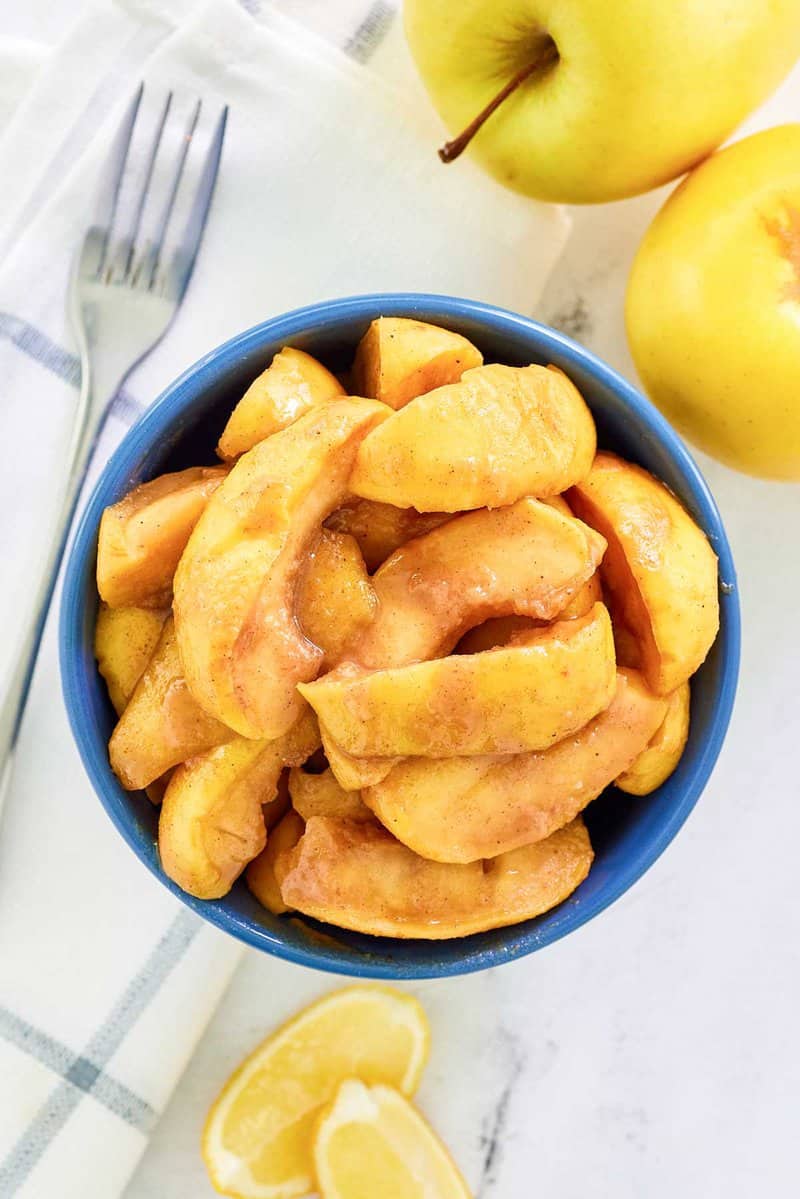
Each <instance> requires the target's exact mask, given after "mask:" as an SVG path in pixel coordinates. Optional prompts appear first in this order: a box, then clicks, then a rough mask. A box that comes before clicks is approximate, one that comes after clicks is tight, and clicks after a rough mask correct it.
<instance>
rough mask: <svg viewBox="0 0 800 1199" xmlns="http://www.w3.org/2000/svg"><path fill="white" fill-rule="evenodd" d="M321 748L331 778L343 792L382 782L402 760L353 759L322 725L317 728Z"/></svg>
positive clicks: (358, 789)
mask: <svg viewBox="0 0 800 1199" xmlns="http://www.w3.org/2000/svg"><path fill="white" fill-rule="evenodd" d="M319 731H320V736H321V737H322V748H323V749H324V750H325V757H326V758H327V759H328V763H329V765H330V768H331V771H332V772H333V776H334V778H335V779H336V781H337V783H338V784H339V786H340V787H341V788H342V789H343V790H344V791H360V790H361V788H362V787H371V786H373V785H374V784H375V783H380V782H382V781H383V780H384V779H385V778H386V776H387V774H388V773H389V771H390V770H391V769H392V767H393V766H396V765H397V763H398V762H402V760H403V759H402V758H354V757H353V755H352V754H348V753H346V752H345V750H343V749H342V747H341V746H340V745H337V743H336V741H335V740H334V739H333V737H332V736H331V734H330V733H329V732H328V730H327V729H326V728H325V725H324V724H320V726H319Z"/></svg>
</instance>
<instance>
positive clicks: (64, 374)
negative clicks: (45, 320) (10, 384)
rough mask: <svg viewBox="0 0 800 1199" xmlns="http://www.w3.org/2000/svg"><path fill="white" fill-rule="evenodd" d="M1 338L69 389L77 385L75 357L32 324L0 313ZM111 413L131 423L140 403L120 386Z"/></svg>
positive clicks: (78, 371)
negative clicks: (67, 384) (67, 385)
mask: <svg viewBox="0 0 800 1199" xmlns="http://www.w3.org/2000/svg"><path fill="white" fill-rule="evenodd" d="M0 337H4V338H5V339H6V341H10V342H11V344H12V345H13V346H16V348H17V349H18V350H21V351H22V353H23V354H25V355H27V357H28V358H32V359H33V361H34V362H38V363H39V365H40V366H43V367H44V369H45V370H47V371H50V373H51V374H52V375H56V376H57V377H58V378H59V379H63V380H64V382H65V383H69V385H70V387H75V388H78V387H79V386H80V382H81V363H80V359H79V358H78V356H77V354H71V353H70V351H69V350H65V349H64V347H63V346H60V345H58V344H57V343H56V342H54V341H53V340H52V338H50V337H48V336H47V334H46V333H43V332H42V330H41V329H37V328H36V326H35V325H31V324H30V323H29V322H28V321H24V320H22V319H21V318H20V317H18V316H13V315H12V314H11V313H10V312H0ZM111 411H112V412H113V414H114V416H116V417H119V419H120V420H122V421H124V422H125V423H126V424H132V423H133V421H135V420H136V419H137V418H138V417H139V416H140V415H141V412H142V404H141V403H140V402H139V400H137V399H135V398H134V397H133V396H132V395H131V394H130V392H129V391H126V390H125V388H124V387H122V388H120V390H119V391H118V392H117V394H116V396H115V397H114V402H113V403H112V405H111Z"/></svg>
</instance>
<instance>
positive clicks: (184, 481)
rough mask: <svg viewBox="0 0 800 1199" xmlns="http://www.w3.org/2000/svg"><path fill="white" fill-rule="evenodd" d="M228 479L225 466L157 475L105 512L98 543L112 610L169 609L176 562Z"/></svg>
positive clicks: (101, 578) (102, 584) (103, 587)
mask: <svg viewBox="0 0 800 1199" xmlns="http://www.w3.org/2000/svg"><path fill="white" fill-rule="evenodd" d="M226 474H227V467H225V466H192V467H190V468H189V469H188V470H179V471H176V472H175V473H174V474H169V475H159V477H158V478H157V479H153V480H151V482H149V483H142V484H140V486H138V487H134V489H133V491H130V492H129V493H128V494H127V495H126V496H125V497H124V498H123V499H121V500H119V501H118V502H117V503H116V504H112V505H111V507H109V508H106V510H105V512H104V513H103V516H102V518H101V520H100V533H99V537H98V542H97V590H98V591H99V592H100V598H101V599H103V600H105V602H106V603H107V604H109V605H110V606H111V607H112V608H123V607H134V606H135V607H145V608H168V607H169V603H170V600H171V598H172V577H173V575H174V574H175V568H176V567H177V565H178V559H179V558H180V556H181V554H182V553H183V550H184V547H185V545H186V542H187V541H188V540H189V535H190V534H191V532H192V529H193V528H194V526H195V525H196V524H197V521H198V519H199V517H200V515H201V513H202V512H203V511H204V509H205V506H206V504H207V503H208V501H209V498H210V497H211V495H213V493H214V492H215V491H216V489H217V488H218V487H219V485H220V483H221V482H222V480H223V479H224V478H225V475H226Z"/></svg>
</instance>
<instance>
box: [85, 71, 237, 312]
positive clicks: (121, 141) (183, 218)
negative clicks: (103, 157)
mask: <svg viewBox="0 0 800 1199" xmlns="http://www.w3.org/2000/svg"><path fill="white" fill-rule="evenodd" d="M149 100H150V96H149V95H148V96H147V97H146V96H145V87H144V84H143V83H141V84H140V85H139V87H138V88H137V90H136V93H135V95H134V96H133V98H132V100H131V102H130V104H129V105H128V108H127V110H126V112H125V114H124V116H123V118H122V121H121V123H120V126H119V129H118V131H117V135H116V138H115V140H114V144H113V147H112V151H111V154H110V156H109V159H108V162H107V165H106V167H105V169H104V172H103V176H102V178H101V184H100V189H99V193H98V198H97V208H96V215H95V219H94V221H93V222H92V228H91V231H90V242H91V253H89V254H86V253H85V254H84V256H83V259H82V262H81V274H82V275H83V277H84V278H87V277H90V278H95V279H98V280H102V281H103V282H104V283H109V284H119V285H121V286H124V287H133V288H137V289H140V290H144V291H155V292H157V293H158V294H161V295H168V296H169V297H170V299H173V300H175V301H180V299H181V298H182V296H183V293H184V291H185V290H186V285H187V284H188V282H189V278H190V276H191V273H192V268H193V266H194V262H195V259H196V257H197V250H198V247H199V245H200V240H201V238H202V236H203V230H204V228H205V224H206V219H207V217H208V210H209V207H210V205H211V199H212V196H213V194H214V185H215V183H216V179H217V174H218V171H219V163H220V157H221V155H222V144H223V141H224V138H225V126H226V122H227V116H228V109H227V106H225V107H223V108H222V109H221V111H220V112H219V114H218V115H217V117H216V120H214V121H213V124H212V125H211V128H210V131H209V130H208V129H207V128H206V122H204V121H203V119H202V117H203V104H202V101H201V100H199V99H198V100H196V101H194V102H193V103H191V104H189V105H187V104H186V103H183V102H180V101H179V100H178V99H177V98H176V95H175V93H174V92H172V91H169V92H167V94H166V96H163V97H162V98H157V97H154V102H153V103H149Z"/></svg>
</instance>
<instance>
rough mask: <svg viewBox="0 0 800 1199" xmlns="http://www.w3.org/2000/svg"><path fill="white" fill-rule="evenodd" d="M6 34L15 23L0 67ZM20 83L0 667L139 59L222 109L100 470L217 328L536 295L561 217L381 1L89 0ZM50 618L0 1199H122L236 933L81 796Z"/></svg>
mask: <svg viewBox="0 0 800 1199" xmlns="http://www.w3.org/2000/svg"><path fill="white" fill-rule="evenodd" d="M22 8H23V6H20V10H21V11H22ZM331 10H335V12H334V11H331ZM289 13H291V14H292V15H291V17H290V16H289V15H287V14H289ZM23 15H24V14H23ZM65 23H66V22H65V20H64V16H63V13H61V14H60V26H61V27H62V28H63V27H64V25H65ZM11 32H13V33H14V34H15V35H19V36H25V35H26V32H27V31H26V29H25V28H24V27H23V28H21V29H17V28H12V29H11ZM382 37H385V39H386V40H385V42H384V44H383V46H382V47H381V50H380V63H381V69H380V72H376V71H375V69H374V68H373V67H371V66H370V56H371V53H372V51H373V50H374V49H375V47H376V45H377V43H378V41H379V40H380V39H381V38H382ZM3 52H4V46H3V42H2V39H0V63H2V61H3V60H4V58H3ZM43 53H45V52H43ZM30 57H32V58H34V59H35V58H36V54H32V55H31V56H30ZM373 61H377V59H375V60H373ZM20 79H21V80H22V81H23V82H24V85H25V86H24V87H23V86H21V87H20V89H19V90H20V99H19V103H18V104H17V106H16V108H15V109H14V111H13V114H12V115H11V117H10V119H9V120H8V122H7V124H6V126H5V128H4V129H2V130H0V179H2V180H3V187H2V188H1V189H0V245H2V246H3V247H4V249H3V253H2V257H1V258H0V263H1V265H0V380H2V393H3V394H2V407H0V413H2V415H0V428H1V429H2V433H3V439H2V440H3V445H4V447H5V453H4V469H3V471H2V472H0V512H2V513H3V518H2V521H1V522H0V562H2V580H3V585H2V587H1V588H0V621H2V627H3V630H4V637H3V638H2V639H1V643H0V679H2V677H3V675H4V674H5V673H7V670H8V666H9V662H10V660H11V651H12V648H13V646H14V644H15V641H16V638H17V630H18V629H19V627H20V623H21V618H22V614H23V613H24V611H25V608H26V603H27V602H28V597H29V596H30V594H31V591H32V582H33V578H34V574H35V571H36V569H37V565H38V563H39V561H40V558H41V547H42V545H43V540H44V538H45V536H46V531H47V528H48V524H49V520H50V519H51V517H52V513H53V512H54V510H55V506H56V502H57V495H58V490H59V486H60V470H59V464H60V457H61V453H62V449H63V446H64V445H65V442H66V438H67V436H68V432H69V428H70V423H71V418H72V410H73V406H74V402H75V395H76V386H77V383H78V376H79V370H78V364H77V359H76V357H75V352H74V342H73V339H72V336H71V334H70V331H69V327H68V323H67V319H66V316H65V306H64V301H65V293H66V286H67V279H68V272H69V262H70V257H71V253H72V251H73V249H74V247H75V246H76V245H77V244H78V241H79V238H80V236H81V233H82V231H83V229H84V227H85V224H86V220H87V212H88V204H89V198H90V196H91V193H92V190H93V186H94V182H95V179H96V175H97V171H98V167H99V166H100V164H101V163H102V161H103V158H104V155H105V152H106V150H107V147H108V142H109V138H110V136H111V134H112V133H113V130H114V128H115V126H116V124H117V122H118V121H119V118H120V115H121V112H122V111H123V110H124V107H125V105H126V104H127V103H128V101H129V99H130V96H131V94H132V92H133V90H134V88H135V86H136V85H137V84H138V82H139V80H140V79H144V80H145V83H146V103H155V102H156V101H157V99H158V97H159V96H160V95H163V93H164V91H165V90H166V89H167V88H172V89H175V92H176V103H185V104H187V105H188V104H189V103H190V102H191V100H192V98H193V97H195V96H197V95H201V96H202V97H203V99H204V103H205V108H204V113H205V117H204V120H205V122H206V125H205V126H204V131H205V133H206V134H207V133H208V130H209V129H210V124H211V121H212V118H213V115H214V111H215V110H218V108H219V106H220V105H221V104H223V103H226V104H228V105H229V107H230V117H229V122H228V133H227V138H226V144H225V149H224V155H223V162H222V170H221V174H220V178H219V183H218V188H217V193H216V197H215V201H214V206H213V209H212V213H211V219H210V222H209V226H208V229H207V232H206V236H205V241H204V245H203V247H202V250H201V254H200V259H199V262H198V266H197V269H196V271H195V274H194V277H193V279H192V283H191V285H190V288H189V291H188V294H187V297H186V300H185V302H184V305H183V308H182V310H181V312H180V313H179V315H178V317H177V319H176V321H175V323H174V325H173V327H172V329H171V330H170V332H169V334H168V335H167V337H166V338H165V340H164V341H163V343H162V344H161V345H160V346H159V347H158V348H157V350H156V351H155V352H154V353H153V354H152V356H151V357H150V358H149V359H148V360H147V361H146V362H145V363H144V364H143V365H142V366H141V367H140V368H139V369H138V370H137V371H136V372H135V373H134V374H133V375H132V376H131V378H130V379H129V381H128V383H127V385H126V386H125V388H124V389H123V391H122V393H121V394H120V395H119V396H118V397H117V399H116V401H115V403H114V406H113V412H112V416H111V418H110V420H109V421H108V423H107V426H106V429H105V431H104V433H103V436H102V438H101V442H100V445H99V447H98V451H97V454H96V456H95V462H94V464H93V468H92V472H93V473H94V474H96V473H97V470H98V469H99V468H100V465H101V464H102V461H104V460H105V458H106V457H107V456H108V454H109V452H110V451H111V450H112V449H113V447H114V445H115V444H116V443H117V442H118V441H119V439H120V438H121V436H122V435H123V434H124V432H125V430H126V429H127V428H128V427H129V425H130V424H131V422H132V421H133V420H135V419H136V417H137V415H138V414H139V413H140V412H141V411H142V409H143V407H144V406H146V404H147V403H149V402H150V401H151V400H152V398H153V397H154V396H156V395H157V394H158V392H159V391H160V390H161V388H162V387H163V386H164V385H165V384H166V383H167V382H168V381H169V380H170V379H171V378H172V377H174V376H175V375H176V374H177V373H178V372H179V371H181V370H182V369H183V368H184V367H185V366H186V365H188V364H189V363H190V362H192V361H193V360H195V359H196V358H198V357H199V356H200V355H201V354H203V353H204V352H205V351H206V350H208V349H209V348H210V347H211V346H213V345H216V344H218V343H219V342H220V341H222V340H223V339H224V338H225V337H227V336H228V335H230V334H232V333H234V332H236V331H238V330H240V329H243V328H245V327H247V326H248V325H251V324H253V323H255V322H256V321H258V320H262V319H264V318H266V317H268V316H270V315H273V314H275V313H278V312H280V311H283V310H285V309H289V308H292V307H294V306H296V305H299V304H303V303H307V302H310V301H313V300H317V299H321V298H324V297H330V296H336V295H344V294H348V293H355V292H364V291H370V290H385V289H407V290H419V291H439V292H452V293H457V294H458V293H460V294H463V295H467V296H472V297H477V298H481V299H486V300H491V301H495V302H498V303H501V304H505V305H507V306H510V307H513V308H517V309H521V310H523V311H532V309H533V306H534V304H535V301H536V298H537V296H538V294H539V292H540V290H541V288H542V285H543V283H544V281H545V278H546V276H547V274H548V272H549V270H550V268H551V266H552V264H553V262H554V261H555V259H556V257H557V255H558V253H559V251H560V249H561V247H562V245H563V242H564V239H565V236H566V224H565V219H564V217H563V214H562V213H560V212H559V211H558V210H557V209H554V208H548V207H544V206H541V205H537V204H534V203H532V202H530V201H527V200H524V199H523V198H521V197H518V196H515V195H512V194H510V193H507V192H504V191H503V190H501V189H500V188H499V187H498V186H497V185H496V184H494V183H493V182H492V181H491V180H489V179H487V178H485V177H484V176H483V175H481V174H479V173H478V172H477V171H476V170H475V169H474V168H473V167H472V166H471V164H469V163H467V162H464V163H460V164H458V165H457V166H453V167H449V168H445V167H442V166H440V165H439V164H438V162H437V159H436V156H435V147H436V144H437V142H438V140H439V139H440V137H441V130H440V128H439V126H438V123H437V121H436V119H435V117H434V116H433V114H432V113H431V111H430V109H429V106H428V105H427V102H426V100H425V98H424V96H423V94H422V92H421V89H420V87H419V85H418V83H417V81H416V79H415V77H414V74H413V71H412V69H411V67H410V65H409V62H408V59H407V55H406V52H405V48H404V44H403V41H402V35H401V31H400V29H399V22H398V21H397V20H396V19H395V16H394V13H393V11H392V9H391V8H390V6H389V5H388V4H386V3H385V2H384V0H378V2H377V3H373V4H371V5H370V4H368V3H367V0H343V2H342V3H340V4H337V5H332V4H330V3H328V2H327V0H295V2H294V3H290V0H284V2H283V3H282V4H279V5H269V6H267V5H260V6H259V7H258V8H256V5H255V3H254V0H248V4H247V7H246V8H245V7H242V6H239V5H237V4H236V3H235V2H234V0H209V2H208V3H202V4H196V3H193V2H192V0H124V2H123V0H120V2H119V3H112V2H111V0H95V2H93V3H92V4H91V5H90V6H89V7H88V8H86V9H84V10H83V11H82V12H79V13H77V14H76V16H75V19H74V20H73V21H72V23H71V27H70V28H69V30H68V32H67V34H66V37H64V38H62V40H61V41H60V42H59V43H58V44H57V45H55V46H53V47H52V48H50V49H48V50H47V51H46V56H45V57H44V66H43V67H42V68H40V69H39V70H38V72H37V73H36V74H35V76H34V75H33V74H31V73H29V74H28V75H25V72H20ZM6 107H7V108H8V107H10V102H9V101H8V100H6ZM200 143H201V146H200V148H202V138H201V139H200ZM56 632H57V630H56V621H55V619H54V617H53V616H51V619H50V621H49V622H48V626H47V629H46V633H45V639H44V644H43V648H42V652H41V655H40V659H39V664H38V667H37V670H36V673H35V677H34V684H33V688H32V693H31V697H30V701H29V706H28V710H27V713H26V718H25V721H24V725H23V729H22V734H21V738H20V743H19V750H18V759H17V768H16V772H15V776H14V782H13V787H12V791H11V793H10V796H9V799H8V802H7V805H6V811H5V812H4V814H3V820H2V824H0V1196H2V1197H3V1199H6V1197H10V1196H14V1197H15V1199H16V1197H17V1196H20V1197H25V1199H45V1197H46V1199H56V1197H57V1199H78V1197H80V1199H113V1197H114V1196H116V1195H118V1194H119V1193H120V1192H121V1191H122V1189H123V1188H124V1186H125V1183H126V1181H127V1179H128V1178H129V1176H130V1173H131V1171H132V1170H133V1168H134V1165H135V1163H136V1161H137V1159H138V1157H139V1155H140V1154H141V1152H142V1149H143V1147H144V1144H145V1141H146V1137H147V1134H148V1131H149V1129H150V1128H152V1126H153V1123H154V1121H155V1120H156V1119H157V1117H158V1114H159V1112H160V1111H161V1110H162V1109H163V1106H164V1104H165V1103H166V1101H167V1099H168V1097H169V1094H170V1091H171V1089H172V1087H173V1085H174V1083H175V1081H176V1079H177V1077H178V1075H179V1073H180V1071H181V1070H182V1068H183V1066H184V1064H185V1063H186V1061H187V1058H188V1056H189V1054H190V1053H191V1051H192V1048H193V1046H194V1045H195V1044H196V1042H197V1039H198V1038H199V1037H200V1035H201V1034H202V1031H203V1029H204V1027H205V1024H206V1022H207V1020H208V1018H209V1016H210V1014H211V1012H212V1010H213V1008H214V1006H215V1004H216V1003H217V1001H218V999H219V997H220V995H221V993H222V991H223V990H224V988H225V986H226V984H227V982H228V980H229V978H230V975H231V972H232V970H233V968H234V966H235V963H236V961H237V959H238V956H239V953H240V949H239V946H238V945H237V944H236V943H235V942H234V941H232V940H230V939H228V938H226V937H225V936H224V935H222V934H220V933H218V932H216V931H214V930H212V929H211V928H209V927H208V926H205V925H204V924H203V923H202V922H200V921H198V920H197V919H196V918H195V917H194V916H193V915H191V914H190V913H189V912H188V911H187V910H185V909H183V908H182V907H181V905H180V904H178V903H177V902H176V901H175V900H174V898H173V897H172V896H171V895H169V894H168V893H167V892H166V891H165V890H164V889H163V888H161V887H160V886H159V885H158V883H157V882H156V881H155V880H154V879H152V878H151V877H150V875H149V874H148V873H147V872H146V871H145V869H144V868H143V867H142V866H141V865H140V864H139V863H138V862H137V861H136V860H135V859H134V858H133V856H132V854H131V853H130V851H129V850H128V849H127V847H126V846H125V845H124V844H123V842H122V841H121V839H120V837H119V836H118V835H117V833H116V832H115V831H114V829H113V828H112V826H111V824H110V822H109V821H108V819H107V818H106V816H105V814H104V812H103V811H102V809H101V807H100V804H99V802H98V801H97V799H96V798H95V796H94V795H93V794H92V792H91V790H90V787H89V785H88V782H87V781H86V778H85V776H84V774H83V770H82V767H81V765H80V763H79V761H78V758H77V755H76V753H75V750H74V748H73V746H72V742H71V738H70V734H69V731H68V727H67V722H66V717H65V714H64V711H63V705H62V700H61V693H60V683H59V676H58V667H57V658H56ZM208 1098H209V1100H210V1099H211V1098H212V1096H209V1097H208Z"/></svg>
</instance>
